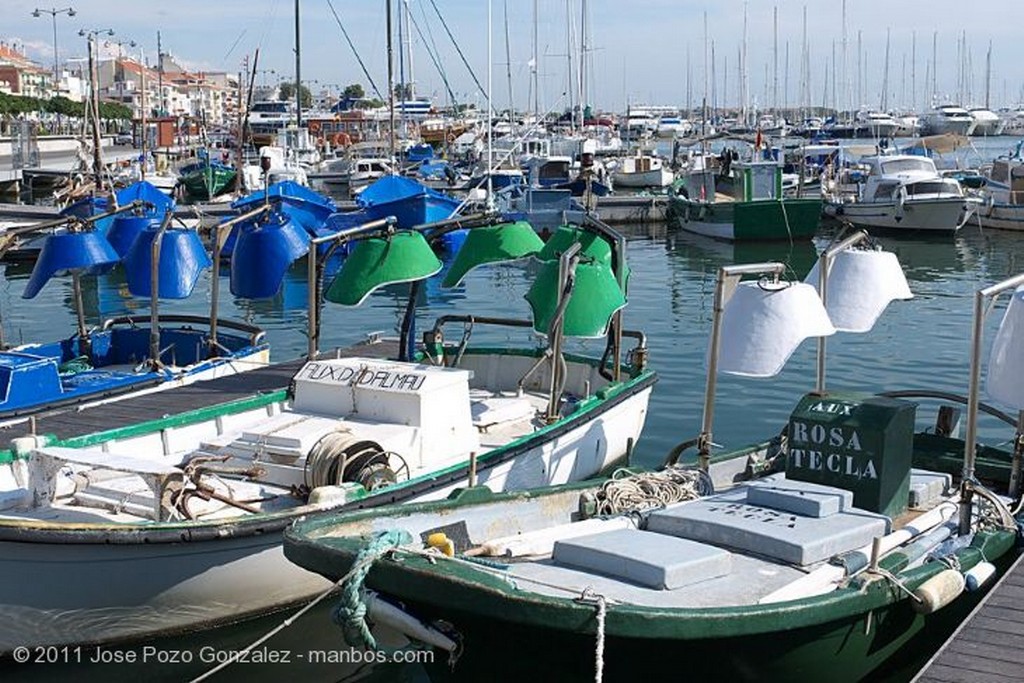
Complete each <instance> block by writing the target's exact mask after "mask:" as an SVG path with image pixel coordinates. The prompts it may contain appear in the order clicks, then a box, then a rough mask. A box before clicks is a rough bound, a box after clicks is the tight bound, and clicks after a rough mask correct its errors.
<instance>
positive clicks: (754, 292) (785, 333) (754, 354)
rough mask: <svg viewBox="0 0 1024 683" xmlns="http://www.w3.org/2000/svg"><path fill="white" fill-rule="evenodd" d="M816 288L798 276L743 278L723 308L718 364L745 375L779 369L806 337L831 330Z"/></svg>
mask: <svg viewBox="0 0 1024 683" xmlns="http://www.w3.org/2000/svg"><path fill="white" fill-rule="evenodd" d="M835 331H836V329H835V327H833V326H832V322H831V321H830V320H829V318H828V314H827V313H826V312H825V307H824V306H822V304H821V299H820V298H819V297H818V292H817V291H816V290H815V289H814V288H813V287H811V286H810V285H808V284H804V283H801V282H797V283H789V284H779V285H767V286H766V287H764V288H763V287H762V286H761V285H760V284H759V283H757V282H754V281H747V282H741V283H739V284H738V285H737V286H736V291H735V292H734V293H733V295H732V297H731V298H730V299H729V301H728V302H727V303H726V305H725V310H724V311H723V312H722V329H721V333H720V342H719V354H718V370H719V371H720V372H727V373H729V374H733V375H746V376H748V377H771V376H772V375H775V374H778V372H779V371H780V370H782V367H783V366H784V365H785V364H786V361H787V360H789V357H790V356H791V355H792V354H793V351H795V350H796V347H798V346H799V345H800V342H802V341H803V340H804V339H806V338H808V337H822V336H827V335H831V334H835Z"/></svg>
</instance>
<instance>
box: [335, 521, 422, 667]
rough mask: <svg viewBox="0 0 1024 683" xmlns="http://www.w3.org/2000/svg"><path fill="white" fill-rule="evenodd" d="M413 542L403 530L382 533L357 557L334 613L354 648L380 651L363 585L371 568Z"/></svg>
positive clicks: (343, 584)
mask: <svg viewBox="0 0 1024 683" xmlns="http://www.w3.org/2000/svg"><path fill="white" fill-rule="evenodd" d="M407 543H412V536H411V535H409V532H407V531H405V530H403V529H391V530H388V531H382V532H380V533H379V534H377V535H376V536H374V537H373V539H371V540H370V542H369V543H367V544H366V547H365V548H363V549H362V550H360V551H359V554H358V555H356V559H355V562H353V563H352V569H351V570H350V571H349V572H348V574H346V578H345V581H344V583H342V586H341V600H340V601H339V602H338V605H337V606H336V607H335V608H334V609H333V610H331V619H332V620H333V621H334V623H335V624H337V625H338V626H340V627H341V633H342V636H343V637H344V638H345V642H346V643H348V644H349V645H352V646H353V647H362V648H365V649H367V650H376V649H377V640H376V639H375V638H374V637H373V634H372V633H370V627H369V626H367V625H366V602H365V601H364V600H363V583H364V582H365V581H366V575H367V574H369V573H370V567H371V566H373V563H374V562H375V561H376V560H377V558H379V557H381V556H382V555H384V553H386V552H388V551H390V550H393V549H395V548H397V547H398V546H400V545H404V544H407Z"/></svg>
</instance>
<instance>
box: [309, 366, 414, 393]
mask: <svg viewBox="0 0 1024 683" xmlns="http://www.w3.org/2000/svg"><path fill="white" fill-rule="evenodd" d="M295 378H296V379H308V380H313V381H316V382H324V383H333V384H341V385H350V384H357V385H359V386H364V387H375V388H377V389H390V390H392V391H405V392H416V391H419V389H420V388H421V387H422V386H423V383H424V382H425V381H426V379H427V378H426V375H422V374H420V373H417V372H395V371H392V370H383V369H379V368H378V369H372V368H368V367H362V368H359V367H352V366H342V365H336V364H333V363H315V362H314V363H306V364H305V365H304V366H303V367H302V369H301V370H299V372H298V373H297V374H296V375H295Z"/></svg>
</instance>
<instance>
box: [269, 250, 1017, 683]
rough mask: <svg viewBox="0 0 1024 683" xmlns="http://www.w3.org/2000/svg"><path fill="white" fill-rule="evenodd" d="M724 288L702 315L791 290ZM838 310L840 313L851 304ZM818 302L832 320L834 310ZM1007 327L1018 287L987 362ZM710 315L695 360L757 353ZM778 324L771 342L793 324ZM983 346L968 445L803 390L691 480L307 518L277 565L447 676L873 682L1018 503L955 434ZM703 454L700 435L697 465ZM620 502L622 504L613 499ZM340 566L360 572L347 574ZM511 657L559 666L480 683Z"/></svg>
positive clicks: (988, 552) (986, 454) (836, 396)
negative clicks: (788, 409) (285, 562)
mask: <svg viewBox="0 0 1024 683" xmlns="http://www.w3.org/2000/svg"><path fill="white" fill-rule="evenodd" d="M766 265H768V264H757V268H751V269H749V270H746V271H739V270H737V271H734V272H735V273H736V274H737V275H738V274H739V273H740V272H747V273H754V272H756V271H757V270H758V269H763V267H764V266H766ZM775 265H776V266H778V267H779V268H782V267H783V266H782V265H781V264H775ZM823 268H824V270H823V271H822V272H827V269H828V264H826V265H824V266H823ZM726 271H727V269H726V268H723V269H722V273H725V272H726ZM776 272H778V271H776ZM848 274H849V271H847V275H848ZM730 276H731V275H730ZM865 279H866V278H865ZM725 280H726V278H725V277H723V276H722V275H720V279H719V288H718V289H717V290H716V295H715V300H716V303H715V306H716V318H717V317H718V315H719V309H718V307H719V305H720V304H722V305H725V306H728V304H729V303H733V302H740V305H738V306H737V307H736V308H735V309H734V312H733V318H732V321H733V323H735V325H741V324H742V323H743V322H744V321H746V320H750V319H751V318H752V316H751V315H750V314H751V310H752V308H751V307H750V306H749V305H748V304H749V302H750V301H751V300H752V299H754V300H756V299H758V298H760V299H764V300H770V299H773V298H775V297H776V295H777V293H778V292H783V291H788V290H789V289H791V288H779V285H778V283H773V282H772V281H771V280H770V279H769V280H766V279H762V280H760V281H759V282H753V281H750V282H747V283H740V284H739V285H738V287H737V289H736V290H735V293H734V294H733V299H732V301H730V302H728V303H724V302H723V299H722V297H723V295H724V292H726V291H727V288H728V287H730V286H735V283H731V284H727V283H726V282H725ZM1022 281H1024V276H1017V277H1016V278H1013V279H1011V280H1008V281H1006V282H1004V283H1001V284H1000V285H997V286H995V287H992V288H988V289H986V290H984V296H991V295H993V294H994V293H995V292H997V291H1000V290H1004V289H1006V288H1008V287H1015V286H1017V285H1019V284H1020V283H1021V282H1022ZM903 286H904V287H905V281H904V285H903ZM764 288H767V291H766V290H765V289H764ZM758 290H761V291H758ZM834 293H835V292H833V291H832V290H831V289H829V296H830V297H831V296H832V295H833V294H834ZM979 296H982V294H979ZM792 298H793V299H794V301H793V302H791V303H790V304H789V305H788V306H787V307H788V308H795V309H796V310H801V309H809V308H813V305H811V304H813V301H812V300H811V299H807V298H805V297H802V296H800V297H796V296H794V297H792ZM867 298H873V297H872V296H868V297H867ZM849 301H850V305H852V307H853V308H854V309H858V308H861V307H863V304H864V297H860V298H851V299H850V300H849ZM778 306H780V307H781V306H782V304H778ZM817 306H818V307H820V306H821V302H820V301H818V302H817ZM775 310H776V311H778V310H779V308H776V309H775ZM829 310H830V314H835V317H834V318H833V320H835V321H836V325H837V326H839V325H840V323H839V320H840V318H842V317H843V315H842V313H841V309H840V311H839V312H838V313H836V312H835V310H834V309H829ZM975 310H976V311H981V310H982V309H981V308H980V307H976V309H975ZM979 314H980V313H976V315H979ZM1022 314H1024V293H1022V292H1018V293H1016V294H1015V295H1014V298H1013V301H1012V303H1011V304H1010V308H1008V309H1007V313H1006V315H1007V318H1005V319H1004V324H1003V326H1002V327H1001V329H1000V333H999V335H998V336H997V339H996V342H995V344H994V348H995V349H999V348H1002V349H1003V350H1004V352H1005V350H1006V349H1009V348H1014V347H1013V342H1012V341H1011V339H1010V337H1009V336H1004V334H1003V333H1004V329H1006V330H1007V331H1009V332H1010V333H1011V334H1012V332H1013V328H1014V327H1017V326H1018V325H1019V320H1020V316H1021V315H1022ZM724 318H725V321H724V322H723V323H722V326H721V328H720V330H721V342H716V341H715V339H716V332H715V331H714V330H715V329H716V328H717V325H716V326H715V327H713V332H712V352H711V358H712V359H716V358H717V349H718V344H719V343H720V344H721V346H722V347H723V348H724V347H725V346H726V345H730V346H731V347H732V348H733V349H734V350H735V349H737V348H738V349H743V350H746V351H748V352H749V354H748V355H750V356H752V357H754V359H755V360H756V359H757V358H758V357H763V356H768V355H772V354H770V353H768V354H765V353H762V351H763V350H764V349H765V347H766V345H765V343H764V342H765V341H766V339H767V337H754V336H751V337H749V338H748V337H747V336H745V335H744V336H742V337H741V338H740V339H737V338H736V336H735V333H736V332H737V328H736V326H735V325H734V324H731V323H730V322H729V320H730V313H729V309H728V308H726V311H725V312H724ZM1007 320H1011V322H1012V323H1013V324H1008V323H1007V322H1006V321H1007ZM737 321H738V322H737ZM779 321H780V319H779V318H775V319H774V321H773V322H774V324H775V325H776V327H777V329H776V333H777V334H779V335H781V334H782V333H783V332H784V331H788V330H789V329H790V328H788V327H784V326H783V325H782V324H781V322H779ZM980 324H981V323H980V321H978V323H977V325H976V327H975V329H976V330H981V326H980ZM727 328H728V330H727ZM848 329H852V328H848ZM804 333H805V334H807V335H808V336H814V335H816V334H824V333H827V330H824V329H821V328H818V329H811V330H807V329H805V330H804ZM748 341H749V342H752V343H748ZM980 341H981V340H980V332H976V336H975V341H974V345H975V348H974V351H975V353H974V354H972V357H973V358H974V359H975V361H974V362H973V363H972V374H971V384H970V389H969V393H968V396H967V398H966V399H965V402H966V403H967V406H968V417H967V419H968V427H967V440H966V442H965V441H961V440H959V439H957V438H955V437H953V436H950V434H949V432H948V430H947V431H941V430H940V431H935V432H930V433H929V432H921V433H918V434H916V435H915V434H914V426H913V425H914V419H915V412H916V405H915V404H914V403H911V402H909V401H906V400H903V399H899V398H893V397H888V396H868V395H864V394H849V393H845V392H834V391H832V392H826V391H825V390H824V386H823V383H822V382H821V380H820V379H819V388H818V389H817V390H816V391H815V392H814V393H811V394H808V395H807V396H805V397H804V398H803V399H802V400H801V401H800V402H799V404H798V405H797V407H796V409H795V410H794V411H793V413H792V415H791V417H790V419H789V422H788V424H787V426H786V429H785V430H784V432H783V435H782V436H780V437H779V438H777V439H774V440H772V441H771V442H768V443H766V444H762V445H761V446H758V447H754V448H750V449H744V450H742V451H738V452H734V453H730V454H722V455H714V456H710V457H708V458H707V460H706V461H703V467H702V468H701V469H699V470H697V469H693V468H678V467H673V468H671V469H669V470H666V471H665V472H662V473H656V474H644V475H639V476H638V475H635V474H631V475H628V476H623V477H621V478H612V479H611V480H609V481H607V482H603V483H597V484H590V485H587V484H576V485H570V486H566V487H560V488H557V489H554V490H545V491H532V492H523V493H515V494H504V495H497V496H495V495H493V494H490V493H489V492H486V491H480V490H467V491H465V492H463V493H462V494H461V495H455V496H453V497H451V498H450V499H449V500H448V501H443V502H434V503H427V504H422V505H414V506H405V507H401V508H399V507H390V508H387V509H382V510H377V511H375V513H374V514H373V515H370V514H366V513H360V512H355V513H351V514H344V515H337V516H325V517H322V518H319V519H316V520H308V521H304V522H299V523H298V524H296V525H295V526H294V527H293V528H292V529H290V530H289V531H288V532H287V533H286V538H285V552H286V555H287V556H288V557H289V558H290V559H291V560H292V561H294V562H297V563H299V564H300V565H301V566H304V567H306V568H308V569H311V570H314V571H317V572H320V573H321V574H323V575H324V576H325V577H327V578H329V579H332V580H337V581H343V584H342V590H341V595H342V596H343V597H342V600H341V603H340V604H339V606H338V607H337V608H336V610H335V612H334V617H335V619H336V620H337V621H338V622H339V623H340V624H344V626H345V637H346V639H347V641H348V642H349V643H350V644H352V645H361V646H363V647H366V648H368V649H374V648H375V647H376V643H375V642H373V636H374V634H376V635H382V630H381V627H380V624H382V623H386V624H388V625H389V629H390V630H392V631H397V632H398V633H402V634H405V635H406V637H407V642H409V641H411V643H412V645H413V646H419V647H423V646H424V645H423V643H429V645H430V646H432V647H434V648H436V649H437V650H440V651H441V652H440V654H441V655H442V656H443V655H444V654H445V651H447V653H450V654H451V656H452V657H453V658H454V665H453V667H454V668H453V670H452V674H451V676H452V678H454V679H456V680H477V679H479V677H481V676H483V675H487V676H488V677H490V678H494V677H498V678H501V679H502V680H522V679H523V678H527V679H528V678H536V677H539V676H543V677H546V678H564V679H568V678H573V679H582V678H583V677H590V676H593V674H594V671H595V668H596V672H597V678H598V679H601V678H602V676H603V677H604V678H605V679H606V680H629V679H630V678H631V677H635V675H636V672H637V667H638V664H637V663H638V662H643V670H644V673H645V674H647V675H652V676H655V677H663V676H664V677H669V676H671V675H673V674H672V672H676V673H678V671H679V666H680V662H686V671H687V674H688V675H694V676H707V677H716V678H721V679H726V680H742V681H765V680H770V681H789V680H821V679H823V678H828V679H829V680H836V681H860V680H869V679H874V678H878V677H880V676H882V675H883V674H884V673H885V672H886V671H891V670H892V669H891V667H892V666H893V665H894V663H898V662H901V661H902V660H905V659H909V658H912V657H913V656H914V650H915V648H919V647H920V646H921V645H920V644H921V643H922V642H925V641H928V640H929V639H934V638H936V637H939V636H941V634H943V633H949V632H952V630H953V629H954V628H955V627H956V625H957V622H958V620H960V619H962V618H963V617H964V616H965V615H966V614H967V613H968V612H969V610H970V609H971V608H972V607H973V606H974V605H975V604H976V603H977V601H978V599H979V598H980V596H981V594H982V592H981V591H983V590H984V588H985V587H986V586H988V585H991V580H992V578H993V576H995V575H998V572H999V570H1000V568H1005V566H1006V565H1007V564H1008V563H1009V561H1010V560H1011V559H1012V558H1013V557H1014V554H1015V553H1014V548H1015V544H1016V541H1015V537H1016V535H1017V533H1018V526H1019V525H1018V522H1017V520H1016V519H1015V518H1014V516H1013V513H1012V512H1011V509H1018V510H1019V508H1016V507H1015V506H1014V500H1015V499H1017V498H1018V497H1019V495H1020V494H1019V491H1015V490H1013V479H1012V478H1011V469H1012V468H1013V467H1016V466H1017V465H1019V464H1020V454H1019V453H1017V454H1015V455H1011V454H1010V453H1008V452H1004V451H1000V450H997V449H994V448H988V447H983V446H981V445H980V444H977V443H976V442H975V441H974V439H976V438H977V431H976V427H977V422H976V418H977V411H978V407H979V401H978V384H977V379H978V374H977V371H978V365H979V364H980V361H979V360H978V349H979V345H980ZM774 345H775V344H774V340H773V343H772V344H768V345H767V346H774ZM781 353H782V352H781V351H780V355H781ZM993 354H994V355H993V358H995V357H996V355H995V354H996V351H995V350H994V352H993ZM1004 355H1005V354H1004ZM771 362H775V361H774V360H773V361H771ZM714 363H715V361H714V360H711V361H709V385H711V382H710V380H711V378H712V377H713V374H714V372H715V370H714V367H715V364H714ZM1009 364H1010V366H1011V367H1014V368H1015V369H1016V370H1017V371H1018V372H1017V374H1015V375H1012V376H1009V377H1008V376H1005V375H994V374H993V371H992V370H991V369H990V374H989V392H990V393H993V394H995V395H996V396H997V398H998V400H1000V402H1005V403H1008V404H1010V405H1014V406H1017V405H1020V404H1021V402H1022V399H1024V397H1022V396H1021V395H1020V391H1019V389H1017V388H1011V387H1014V385H1016V386H1017V387H1019V386H1020V377H1019V376H1017V375H1019V362H1017V360H1016V356H1012V354H1011V358H1010V359H1009ZM755 365H756V363H755ZM819 367H820V366H819ZM733 369H734V371H735V370H737V368H733ZM1005 369H1006V368H1005V367H1004V370H1005ZM744 371H746V369H744ZM993 377H997V378H998V379H1001V380H1002V381H1000V382H999V386H998V387H994V384H993ZM1006 380H1009V381H1006ZM708 405H709V404H708V403H706V404H705V406H706V411H705V416H706V417H707V415H708V413H709V410H708V407H707V406H708ZM996 412H997V413H998V411H996ZM1002 417H1003V419H1005V420H1006V421H1007V422H1009V423H1010V424H1011V425H1014V426H1016V420H1015V419H1014V417H1011V416H1007V415H1003V416H1002ZM939 426H940V427H948V423H940V425H939ZM710 441H711V434H710V430H706V431H702V434H701V439H699V440H698V441H697V443H698V444H699V445H701V446H702V448H701V451H702V453H707V452H708V450H709V449H710ZM957 450H962V451H963V453H964V455H963V457H962V458H961V457H957V455H956V451H957ZM675 455H678V452H677V453H676V454H675ZM1011 459H1012V461H1013V463H1014V464H1013V465H1011ZM961 474H963V475H964V476H963V479H962V480H960V481H957V478H958V477H959V476H960V475H961ZM712 491H713V492H712ZM644 492H646V493H647V494H648V496H646V497H645V496H644V495H643V493H644ZM627 498H628V499H629V500H630V501H631V503H632V504H627V505H621V506H620V505H616V503H617V502H618V501H622V500H625V499H627ZM354 564H358V566H359V568H360V569H361V570H366V569H367V568H368V572H367V571H360V572H351V571H350V570H352V568H353V566H354ZM363 576H365V577H366V578H365V588H364V586H363V584H362V583H361V577H363ZM354 589H356V590H354ZM359 589H362V590H363V592H358V590H359ZM360 595H362V596H365V601H366V603H367V606H368V608H369V610H370V614H371V615H372V616H373V619H374V620H375V623H376V624H377V625H378V626H377V629H375V631H374V632H371V633H370V636H371V639H370V640H367V639H366V638H365V636H366V634H365V633H362V634H360V633H359V632H358V631H357V630H356V629H354V628H352V626H353V624H354V623H359V622H361V620H362V615H361V614H358V613H354V612H353V610H352V607H353V606H354V603H355V604H356V605H357V604H358V603H359V600H358V596H360ZM397 602H400V605H398V604H397ZM396 612H397V615H396ZM360 635H362V636H363V638H362V642H359V641H360V638H359V636H360ZM389 642H391V643H393V642H394V641H389ZM509 643H515V646H516V648H517V649H518V650H521V651H526V652H547V653H557V657H556V656H549V657H543V658H542V657H508V658H506V661H504V662H503V665H502V667H501V670H500V672H498V673H495V670H494V658H495V656H496V654H495V653H500V652H504V651H506V650H507V648H508V644H509ZM666 653H671V656H666ZM541 667H543V668H541ZM485 672H486V674H485Z"/></svg>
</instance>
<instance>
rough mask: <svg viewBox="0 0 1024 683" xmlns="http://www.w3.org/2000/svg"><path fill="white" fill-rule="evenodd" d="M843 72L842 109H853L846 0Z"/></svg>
mask: <svg viewBox="0 0 1024 683" xmlns="http://www.w3.org/2000/svg"><path fill="white" fill-rule="evenodd" d="M804 35H805V36H806V35H807V6H806V5H804ZM840 71H841V72H842V74H843V105H842V110H843V111H847V110H850V109H852V105H851V104H850V92H851V89H850V62H849V53H848V52H847V42H846V0H843V64H842V66H841V68H840Z"/></svg>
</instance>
